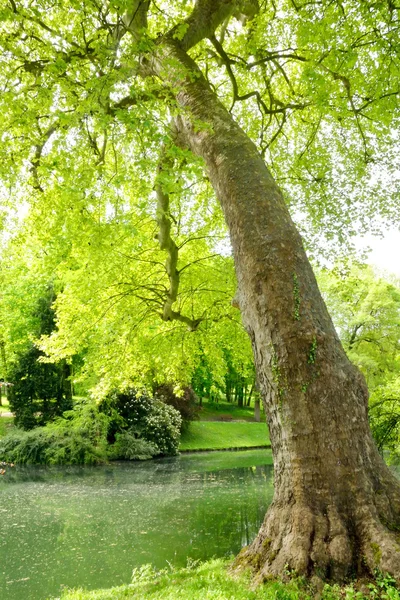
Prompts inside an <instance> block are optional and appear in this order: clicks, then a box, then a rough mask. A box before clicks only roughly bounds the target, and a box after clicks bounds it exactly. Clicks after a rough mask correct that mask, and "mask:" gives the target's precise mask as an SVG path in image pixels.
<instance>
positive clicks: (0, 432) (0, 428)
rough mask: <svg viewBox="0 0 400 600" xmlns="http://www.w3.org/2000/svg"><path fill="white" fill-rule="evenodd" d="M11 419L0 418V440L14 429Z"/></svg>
mask: <svg viewBox="0 0 400 600" xmlns="http://www.w3.org/2000/svg"><path fill="white" fill-rule="evenodd" d="M13 421H14V419H13V417H0V438H1V437H4V436H5V435H6V434H7V433H9V432H10V430H11V429H12V428H13V427H14V424H13Z"/></svg>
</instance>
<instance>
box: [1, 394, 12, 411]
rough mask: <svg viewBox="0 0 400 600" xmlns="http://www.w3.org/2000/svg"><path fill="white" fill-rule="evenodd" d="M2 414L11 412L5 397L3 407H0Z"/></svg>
mask: <svg viewBox="0 0 400 600" xmlns="http://www.w3.org/2000/svg"><path fill="white" fill-rule="evenodd" d="M2 412H10V407H9V405H8V400H7V399H6V398H4V396H3V400H2V405H1V406H0V413H2Z"/></svg>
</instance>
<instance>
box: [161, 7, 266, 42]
mask: <svg viewBox="0 0 400 600" xmlns="http://www.w3.org/2000/svg"><path fill="white" fill-rule="evenodd" d="M257 12H258V0H236V1H232V0H197V2H196V4H195V6H194V9H193V11H192V13H191V15H190V16H189V17H188V18H187V19H186V20H185V21H183V23H179V24H178V25H176V26H175V27H173V28H172V29H171V31H170V32H169V33H168V34H167V36H166V37H168V38H172V39H177V40H181V41H180V45H181V47H182V49H183V50H186V51H187V50H189V49H190V48H193V46H195V45H196V44H198V43H199V42H201V40H204V39H205V38H209V37H210V36H212V35H213V34H214V33H215V30H216V29H217V28H218V27H219V26H220V25H222V23H224V21H226V20H227V19H229V17H231V16H235V17H241V16H244V17H249V18H252V17H254V16H255V15H256V14H257Z"/></svg>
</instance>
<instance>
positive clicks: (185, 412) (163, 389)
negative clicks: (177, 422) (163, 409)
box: [155, 383, 200, 433]
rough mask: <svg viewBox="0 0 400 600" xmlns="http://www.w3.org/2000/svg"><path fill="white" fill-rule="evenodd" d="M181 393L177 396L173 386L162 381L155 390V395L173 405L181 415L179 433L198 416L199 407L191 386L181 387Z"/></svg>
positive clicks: (165, 402)
mask: <svg viewBox="0 0 400 600" xmlns="http://www.w3.org/2000/svg"><path fill="white" fill-rule="evenodd" d="M182 391H183V393H182V395H181V396H178V395H177V394H176V393H175V392H174V386H173V385H172V384H171V383H164V384H163V385H160V386H158V387H157V388H156V390H155V397H156V398H157V399H158V400H161V402H164V404H168V406H173V407H174V408H175V409H176V410H177V411H178V412H179V414H180V415H181V418H182V425H181V433H182V432H183V431H185V430H186V429H187V428H188V427H189V423H190V422H191V421H194V420H195V419H198V418H199V411H200V407H199V406H198V404H197V401H198V398H197V396H196V394H195V392H194V391H193V388H191V387H189V386H187V387H184V388H183V390H182Z"/></svg>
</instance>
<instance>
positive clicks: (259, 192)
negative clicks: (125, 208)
mask: <svg viewBox="0 0 400 600" xmlns="http://www.w3.org/2000/svg"><path fill="white" fill-rule="evenodd" d="M152 69H153V73H154V72H155V73H156V74H157V75H158V76H159V77H161V78H162V79H163V81H164V82H165V83H167V84H169V85H171V87H173V89H174V92H175V96H176V99H177V101H178V104H179V105H180V107H181V109H182V110H181V116H179V117H177V119H176V124H177V130H178V136H180V143H185V144H186V145H187V146H189V147H190V149H191V150H192V151H193V152H194V153H195V154H196V155H198V156H200V157H202V158H203V159H204V161H205V164H206V168H207V171H208V175H209V178H210V180H211V182H212V185H213V187H214V189H215V191H216V194H217V196H218V198H219V201H220V203H221V206H222V209H223V211H224V214H225V218H226V222H227V224H228V227H229V232H230V238H231V243H232V248H233V253H234V259H235V267H236V274H237V281H238V294H237V297H238V303H239V306H240V309H241V313H242V318H243V323H244V325H245V327H246V329H247V331H248V333H249V335H250V338H251V342H252V346H253V352H254V360H255V365H256V370H257V379H258V382H259V386H260V392H261V396H262V401H263V404H264V408H265V412H266V415H267V422H268V427H269V432H270V438H271V445H272V451H273V459H274V469H275V475H274V477H275V493H274V499H273V502H272V504H271V506H270V508H269V510H268V512H267V514H266V517H265V521H264V523H263V525H262V527H261V529H260V532H259V534H258V536H257V538H256V539H255V540H254V542H253V543H252V544H251V545H250V546H249V547H248V548H246V549H244V551H242V553H241V555H240V556H239V557H238V559H237V564H243V563H244V564H248V565H251V566H253V567H254V568H256V570H257V572H258V574H259V577H260V578H261V579H262V578H263V577H266V576H268V575H271V574H272V575H274V574H278V573H281V572H282V571H283V570H284V568H285V567H288V568H289V569H293V570H295V571H296V572H298V573H301V574H306V575H310V576H311V575H317V576H320V577H324V578H331V579H337V580H340V579H341V578H343V577H346V576H348V575H350V574H360V573H361V572H362V571H363V570H369V571H372V570H373V569H374V568H380V569H381V570H382V571H388V572H390V573H391V574H392V575H394V576H395V577H397V578H399V573H400V545H399V537H398V532H399V531H400V484H399V482H398V481H397V480H396V479H395V477H394V476H393V475H392V474H391V472H390V471H389V470H388V468H387V467H386V465H385V464H384V462H383V460H382V458H381V456H380V455H379V453H378V451H377V449H376V447H375V444H374V442H373V439H372V436H371V433H370V429H369V425H368V392H367V388H366V385H365V381H364V378H363V376H362V375H361V373H360V372H359V371H358V369H357V368H356V367H355V366H354V365H352V364H351V363H350V361H349V360H348V358H347V357H346V354H345V352H344V350H343V348H342V346H341V343H340V341H339V339H338V336H337V334H336V331H335V329H334V327H333V324H332V321H331V319H330V316H329V314H328V312H327V309H326V306H325V304H324V301H323V299H322V297H321V294H320V292H319V290H318V286H317V283H316V280H315V277H314V274H313V272H312V269H311V266H310V263H309V261H308V259H307V257H306V254H305V251H304V248H303V244H302V240H301V237H300V235H299V233H298V232H297V230H296V227H295V226H294V224H293V222H292V219H291V217H290V215H289V212H288V209H287V206H286V204H285V202H284V199H283V197H282V194H281V192H280V190H279V188H278V187H277V185H276V183H275V182H274V180H273V178H272V176H271V174H270V173H269V171H268V169H267V167H266V165H265V163H264V161H263V159H262V157H261V156H260V154H259V153H258V151H257V149H256V147H255V145H254V144H253V142H252V141H251V140H250V139H249V137H248V136H247V135H246V134H245V133H244V132H243V131H242V130H241V128H240V127H239V126H238V125H237V124H236V123H235V121H234V120H233V119H232V116H231V115H230V114H229V112H228V111H227V110H226V109H225V108H224V106H223V105H222V104H221V103H220V102H219V101H218V99H217V97H216V96H215V94H214V93H213V92H212V91H211V89H210V88H209V86H208V84H207V82H206V81H205V79H204V78H203V76H202V75H201V72H200V71H199V69H198V67H197V66H196V64H195V63H194V61H192V59H191V58H189V57H188V55H187V54H186V53H185V52H184V51H183V49H182V48H181V47H180V46H179V43H178V42H176V41H175V40H173V39H169V40H166V41H164V42H163V44H162V47H161V48H159V49H158V50H157V55H156V58H155V59H153V65H152ZM188 73H190V74H191V76H187V74H188ZM185 74H186V75H185ZM199 123H202V124H203V125H202V126H199ZM396 532H397V533H396ZM396 536H397V537H396Z"/></svg>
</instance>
